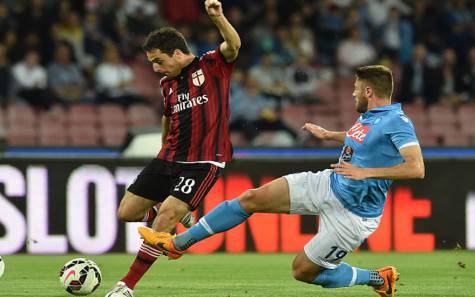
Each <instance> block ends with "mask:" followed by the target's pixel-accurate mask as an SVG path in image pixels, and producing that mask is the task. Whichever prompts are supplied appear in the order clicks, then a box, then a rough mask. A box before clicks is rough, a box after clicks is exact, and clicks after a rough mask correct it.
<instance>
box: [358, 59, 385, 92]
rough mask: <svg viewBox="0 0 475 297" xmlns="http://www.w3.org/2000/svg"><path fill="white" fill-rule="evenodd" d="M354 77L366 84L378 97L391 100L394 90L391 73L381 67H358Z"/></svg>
mask: <svg viewBox="0 0 475 297" xmlns="http://www.w3.org/2000/svg"><path fill="white" fill-rule="evenodd" d="M356 77H357V78H358V79H360V80H363V81H365V82H366V83H368V84H369V85H370V86H371V87H372V88H373V89H374V93H375V94H376V96H378V97H382V98H391V96H392V94H393V89H394V83H393V73H392V71H391V69H389V68H388V67H386V66H383V65H370V66H363V67H358V68H357V69H356Z"/></svg>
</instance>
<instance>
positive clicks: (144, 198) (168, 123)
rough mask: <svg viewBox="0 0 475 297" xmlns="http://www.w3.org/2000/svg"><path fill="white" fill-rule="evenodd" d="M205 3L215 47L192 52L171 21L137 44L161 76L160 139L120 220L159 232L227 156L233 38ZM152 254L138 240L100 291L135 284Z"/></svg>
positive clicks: (201, 192)
mask: <svg viewBox="0 0 475 297" xmlns="http://www.w3.org/2000/svg"><path fill="white" fill-rule="evenodd" d="M177 5H179V4H177ZM205 8H206V12H207V13H208V16H209V17H210V18H211V20H212V21H213V22H214V24H215V25H216V27H217V28H218V30H219V32H220V33H221V36H222V37H223V39H224V41H223V42H222V43H221V44H220V45H219V47H218V48H217V49H216V50H213V51H210V52H208V53H206V54H204V55H203V56H201V57H196V56H194V55H193V54H192V53H191V52H190V50H189V48H188V45H187V43H186V40H185V39H184V37H183V35H182V34H181V33H180V32H178V31H177V30H176V29H174V28H171V27H164V28H161V29H158V30H156V31H153V32H152V33H150V34H149V36H148V37H147V39H146V41H145V42H144V44H143V49H144V51H145V53H146V54H147V58H148V60H149V61H150V62H151V63H152V65H153V70H154V71H155V72H158V73H160V74H162V75H164V77H163V78H162V80H161V81H160V87H161V91H162V95H163V100H164V115H163V118H162V127H163V130H162V142H163V145H162V148H161V150H160V152H159V154H158V156H157V158H156V159H154V160H152V161H151V162H150V163H149V164H148V165H147V166H146V167H145V168H144V169H143V170H142V172H141V173H140V174H139V175H138V177H137V179H136V181H135V182H134V183H133V184H132V185H131V186H130V187H129V188H128V189H127V191H126V193H125V195H124V197H123V198H122V201H121V203H120V206H119V210H118V216H119V218H120V219H121V220H122V221H127V222H131V221H148V222H152V221H153V228H154V229H155V230H157V231H162V232H163V231H165V232H171V231H172V230H173V229H174V228H175V226H176V224H177V223H179V222H180V221H181V222H182V223H183V224H184V225H189V224H190V223H192V222H190V219H189V218H190V217H191V218H192V216H190V211H193V210H194V209H196V207H197V206H198V205H199V204H200V202H201V201H202V200H203V198H204V197H205V196H206V194H207V193H208V192H209V190H210V189H211V188H212V186H213V185H214V183H215V182H216V180H217V179H218V178H219V176H220V175H221V173H222V170H223V169H224V167H225V163H226V162H227V161H230V160H231V157H232V146H231V141H230V139H229V132H228V119H229V81H230V76H231V72H232V70H233V65H234V61H235V60H236V58H237V56H238V51H239V48H240V46H241V40H240V38H239V35H238V34H237V32H236V30H235V29H234V28H233V26H232V25H231V24H230V23H229V22H228V20H227V19H226V17H225V16H224V14H223V9H222V6H221V3H220V2H219V1H217V0H206V1H205ZM160 254H161V252H159V251H158V250H157V249H156V248H154V247H152V246H150V245H146V244H142V246H141V247H140V250H139V252H138V254H137V257H136V258H135V261H134V263H133V264H132V266H131V267H130V270H129V272H128V273H127V275H126V276H125V277H124V278H123V279H122V280H121V281H119V282H118V283H117V285H116V287H115V288H114V289H113V290H112V291H110V292H109V293H107V294H106V296H107V297H117V296H128V297H130V296H133V294H134V293H133V289H134V287H135V285H136V283H137V282H138V281H139V280H140V279H141V278H142V276H143V275H144V274H145V272H146V271H147V270H148V269H149V268H150V266H151V265H152V264H153V263H154V261H155V260H156V259H157V257H158V256H159V255H160Z"/></svg>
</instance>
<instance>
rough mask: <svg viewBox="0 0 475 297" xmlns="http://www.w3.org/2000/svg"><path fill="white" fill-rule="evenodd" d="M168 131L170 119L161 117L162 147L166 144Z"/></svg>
mask: <svg viewBox="0 0 475 297" xmlns="http://www.w3.org/2000/svg"><path fill="white" fill-rule="evenodd" d="M168 131H170V118H169V117H166V116H162V145H164V144H165V143H167V136H168Z"/></svg>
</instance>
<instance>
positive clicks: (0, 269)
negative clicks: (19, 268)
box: [0, 256, 5, 277]
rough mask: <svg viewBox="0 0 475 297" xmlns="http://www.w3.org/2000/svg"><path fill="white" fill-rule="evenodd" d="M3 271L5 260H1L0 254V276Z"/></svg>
mask: <svg viewBox="0 0 475 297" xmlns="http://www.w3.org/2000/svg"><path fill="white" fill-rule="evenodd" d="M4 271H5V262H3V259H2V256H0V277H2V275H3V272H4Z"/></svg>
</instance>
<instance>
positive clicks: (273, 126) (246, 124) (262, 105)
mask: <svg viewBox="0 0 475 297" xmlns="http://www.w3.org/2000/svg"><path fill="white" fill-rule="evenodd" d="M232 92H233V93H232V96H231V102H230V108H231V119H230V121H229V123H230V124H229V129H230V130H231V131H240V132H242V133H243V134H244V135H245V137H246V138H247V140H248V141H252V140H253V139H254V138H255V137H256V136H257V135H258V134H259V133H260V132H261V131H285V132H287V133H289V134H290V135H291V137H292V138H294V140H296V139H297V133H295V131H293V130H292V129H290V128H289V127H287V126H286V125H285V124H284V123H283V122H282V120H281V119H280V118H279V117H278V114H277V113H276V111H275V106H276V105H275V103H274V102H272V101H269V100H267V99H266V98H265V97H264V96H262V95H261V94H260V92H259V84H258V82H257V81H255V80H254V79H252V78H251V77H247V78H246V79H245V82H244V86H239V85H236V84H235V85H234V86H233V89H232Z"/></svg>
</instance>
